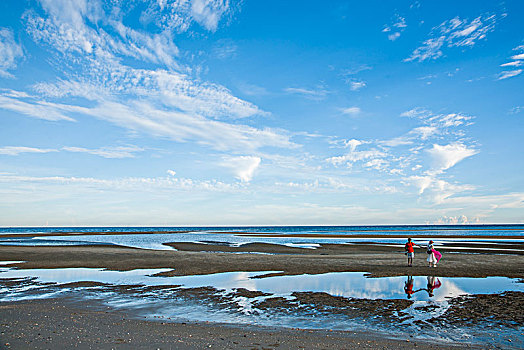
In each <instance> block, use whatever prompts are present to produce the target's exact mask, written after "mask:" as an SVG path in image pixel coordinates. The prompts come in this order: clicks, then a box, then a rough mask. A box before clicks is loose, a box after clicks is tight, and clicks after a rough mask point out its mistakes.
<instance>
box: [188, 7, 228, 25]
mask: <svg viewBox="0 0 524 350" xmlns="http://www.w3.org/2000/svg"><path fill="white" fill-rule="evenodd" d="M228 10H229V1H227V0H226V1H224V0H193V1H192V2H191V14H192V17H193V19H194V20H195V21H197V22H198V23H199V24H201V25H202V26H204V27H205V28H206V29H207V30H210V31H213V32H214V31H215V30H216V29H217V27H218V22H219V21H220V19H221V18H222V16H223V15H224V14H225V13H227V11H228Z"/></svg>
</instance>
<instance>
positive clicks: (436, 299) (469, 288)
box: [0, 262, 524, 341]
mask: <svg viewBox="0 0 524 350" xmlns="http://www.w3.org/2000/svg"><path fill="white" fill-rule="evenodd" d="M7 263H12V262H0V280H1V279H24V280H23V281H25V283H22V284H21V285H20V286H19V287H7V286H4V287H2V285H1V283H0V302H2V301H14V300H26V299H35V298H50V297H58V296H60V295H62V294H64V293H68V292H71V289H70V288H58V289H57V288H52V286H57V284H64V283H71V282H99V283H105V284H110V285H115V286H130V285H142V286H161V285H168V286H172V285H181V286H182V288H198V287H207V286H211V287H214V288H216V289H218V290H225V291H224V292H223V294H226V293H228V292H230V291H232V290H234V289H237V288H245V289H248V290H252V291H255V290H256V291H262V292H265V293H270V294H271V295H270V296H262V297H258V298H255V299H248V298H243V297H236V298H235V302H237V303H238V305H239V306H240V307H241V310H240V311H241V312H231V311H230V310H228V309H223V308H219V307H216V306H214V305H213V304H212V303H208V302H206V303H199V302H198V298H197V299H195V300H187V299H178V298H176V297H175V298H173V297H171V294H170V293H172V290H169V289H167V290H156V291H154V292H153V293H141V292H140V291H137V292H136V294H129V293H119V292H118V291H115V290H114V289H113V290H110V289H108V288H105V287H101V288H100V287H99V288H96V289H90V288H79V289H76V293H80V295H82V296H84V297H85V298H88V299H91V298H92V299H97V300H103V302H105V303H107V305H109V306H112V307H116V308H121V309H126V310H134V312H136V313H138V314H139V315H141V316H147V317H161V318H164V319H166V320H167V319H173V320H174V319H178V320H190V321H213V322H226V323H248V324H259V325H266V326H284V327H302V328H319V329H340V330H356V329H360V330H365V329H368V328H369V329H373V330H375V331H386V332H391V331H392V332H394V334H411V333H413V332H415V333H416V334H417V337H430V338H433V339H434V338H435V334H436V333H435V332H434V331H428V330H424V329H421V328H419V326H418V325H417V324H416V323H415V322H414V321H418V322H424V321H425V320H428V319H430V318H432V317H438V316H439V315H442V314H443V313H444V312H445V311H446V310H447V308H448V307H449V304H448V300H449V299H448V298H450V297H457V296H459V295H465V294H484V293H486V294H492V293H502V292H504V291H521V292H524V284H523V283H517V282H516V280H515V279H510V278H506V277H488V278H444V277H442V278H441V277H432V276H429V277H424V276H413V277H412V278H411V277H408V276H405V277H381V278H367V277H366V276H365V275H364V274H363V273H359V272H336V273H326V274H319V275H296V276H273V277H266V278H256V277H257V276H261V275H264V274H267V273H270V272H277V271H260V272H227V273H218V274H210V275H194V276H174V277H160V276H154V275H155V274H157V273H161V272H165V271H168V270H170V269H138V270H132V271H110V270H103V269H92V268H66V269H13V268H8V267H3V266H2V265H6V264H7ZM28 279H31V280H28ZM407 284H412V285H411V290H413V291H414V293H413V294H412V298H411V300H413V301H414V303H413V304H412V305H411V306H410V307H408V308H407V309H405V310H404V312H405V314H407V315H409V316H411V317H410V318H406V320H404V321H402V324H401V325H400V326H395V325H394V324H391V325H382V326H379V325H377V324H373V323H369V322H371V319H372V318H373V315H370V320H367V321H362V320H356V319H350V318H347V317H345V316H344V315H339V314H322V315H317V314H302V313H300V312H299V311H297V313H295V312H294V313H293V314H279V313H276V314H275V313H271V310H269V311H264V312H262V313H259V312H256V311H254V307H255V305H254V304H253V303H254V302H255V301H261V300H263V299H264V298H270V297H275V296H282V297H285V298H287V299H293V297H292V296H291V294H292V293H293V292H324V293H328V294H330V295H333V296H342V297H347V298H359V299H406V298H407V294H406V286H407ZM126 288H127V287H126ZM429 292H431V293H432V296H431V297H430V295H429ZM427 305H431V306H432V308H431V309H430V310H427V309H425V308H421V306H422V307H424V306H427ZM377 312H380V311H377ZM377 327H378V328H377ZM380 327H386V328H380ZM391 327H393V328H391ZM430 327H433V326H430ZM502 331H503V330H502V329H498V328H497V330H496V332H495V333H493V332H492V331H491V330H489V328H486V331H485V332H487V333H486V334H484V333H482V332H484V331H480V332H481V333H476V334H479V337H480V336H481V337H483V338H482V339H491V338H497V337H498V338H500V339H501V340H500V341H503V340H504V339H506V338H507V335H508V334H509V335H511V336H515V333H514V332H513V331H511V330H504V332H506V333H501V332H502ZM475 332H479V330H476V331H475ZM490 332H491V333H490ZM507 332H509V333H507ZM488 333H489V334H488ZM388 334H390V333H388ZM391 334H393V333H391ZM438 334H439V337H441V338H442V339H444V340H450V339H453V340H464V339H465V340H467V339H470V338H469V337H470V335H468V333H467V332H465V331H464V329H461V328H456V329H455V328H453V329H446V331H445V333H438ZM498 338H497V339H498ZM503 338H504V339H503ZM478 339H481V338H478ZM497 341H498V340H497Z"/></svg>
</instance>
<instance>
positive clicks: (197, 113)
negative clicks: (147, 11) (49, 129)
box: [0, 0, 327, 155]
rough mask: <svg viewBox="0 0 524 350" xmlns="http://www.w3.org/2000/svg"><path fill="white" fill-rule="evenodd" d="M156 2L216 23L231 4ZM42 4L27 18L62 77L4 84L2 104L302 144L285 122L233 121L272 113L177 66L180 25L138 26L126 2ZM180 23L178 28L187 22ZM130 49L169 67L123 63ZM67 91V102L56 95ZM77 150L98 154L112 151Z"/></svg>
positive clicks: (129, 125)
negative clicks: (152, 29) (128, 21)
mask: <svg viewBox="0 0 524 350" xmlns="http://www.w3.org/2000/svg"><path fill="white" fill-rule="evenodd" d="M157 5H158V6H157ZM157 5H154V6H153V7H152V8H154V9H155V11H161V12H162V11H164V12H165V11H167V12H172V11H175V10H176V11H182V12H184V11H186V12H187V11H190V12H191V14H192V16H193V17H194V19H195V18H197V19H198V20H197V19H195V20H197V21H198V22H199V23H200V24H202V25H203V26H204V27H205V28H206V29H208V30H211V31H212V30H215V29H216V26H217V25H218V21H219V19H220V18H221V16H222V15H224V14H225V12H227V11H228V6H229V3H228V2H223V1H194V2H192V3H191V7H190V8H179V7H177V8H176V9H174V8H173V7H172V5H173V4H171V3H169V4H168V3H165V4H160V3H158V4H157ZM180 6H182V5H180ZM42 7H43V9H44V14H40V13H38V12H37V11H34V10H32V11H29V12H27V13H26V14H25V16H24V20H25V21H26V24H27V30H28V32H29V34H30V35H31V36H32V37H33V38H34V39H35V41H36V42H37V43H44V44H46V45H45V46H46V49H48V50H50V52H51V53H52V54H54V55H58V56H57V57H58V58H59V60H57V61H60V62H62V63H61V65H60V66H57V67H56V68H57V70H58V71H59V72H60V73H61V75H63V77H61V78H59V79H58V80H56V81H55V82H39V83H37V84H35V85H34V86H33V88H34V90H35V91H36V92H37V95H28V94H25V93H21V92H17V91H8V90H4V91H0V108H1V109H4V110H10V111H13V112H17V113H21V114H23V115H27V116H31V117H34V118H40V119H46V120H52V121H62V120H64V121H74V120H75V119H76V116H78V115H84V116H86V115H87V116H91V117H94V118H97V119H100V120H104V121H108V122H111V123H114V124H115V125H118V126H120V127H123V128H126V129H129V130H132V131H134V132H138V133H146V134H149V135H152V136H155V137H161V138H169V139H172V140H175V141H177V142H195V143H197V144H201V145H205V146H208V147H211V148H214V149H217V150H223V151H225V150H227V151H234V152H237V151H246V150H255V149H259V148H262V147H266V146H271V147H285V148H293V147H297V145H296V144H294V143H293V142H291V141H290V136H289V134H288V133H287V132H286V131H284V130H276V129H270V128H257V127H252V126H247V125H242V124H239V123H237V122H231V120H234V119H238V118H248V117H252V116H254V115H266V114H267V113H265V112H264V111H262V110H260V109H259V108H258V107H257V106H255V105H254V104H252V103H250V102H247V101H244V100H242V99H240V98H238V97H236V96H234V95H233V94H232V93H231V91H229V90H228V89H227V88H225V87H223V86H221V85H218V84H214V83H210V82H205V81H201V80H199V79H197V78H194V77H193V76H192V75H191V73H190V71H191V68H189V67H187V69H186V68H184V69H183V70H185V71H186V72H180V71H178V68H180V67H181V66H180V64H179V63H178V62H177V55H178V49H177V48H176V47H175V46H174V44H173V40H172V37H171V35H172V34H171V33H172V31H173V30H175V29H176V28H173V27H170V26H169V25H168V24H165V23H164V22H161V23H160V26H161V28H162V29H163V30H162V31H160V33H159V34H149V33H145V32H141V31H138V30H135V29H133V28H130V27H127V26H126V25H125V24H124V23H125V21H124V20H123V19H124V16H125V11H124V10H123V9H120V11H111V12H108V11H105V8H104V6H102V5H101V3H99V2H97V1H94V2H87V1H80V2H79V3H78V4H76V5H74V6H73V5H72V3H70V2H68V1H65V0H64V1H62V0H59V1H42ZM182 7H183V6H182ZM176 11H175V12H176ZM186 12H184V13H186ZM186 14H187V13H186ZM144 20H146V19H144ZM180 25H181V26H182V27H180V28H178V29H177V30H187V29H188V27H185V26H184V25H183V24H182V23H180ZM124 57H132V58H135V59H138V60H142V61H144V62H151V63H155V64H157V65H164V66H166V67H167V69H162V68H155V69H144V68H134V67H133V66H132V65H128V62H127V61H126V64H124V63H123V62H124V60H123V59H122V58H124ZM129 64H132V61H130V63H129ZM290 91H292V90H290ZM295 92H296V93H302V94H306V95H307V94H309V95H311V96H317V97H321V96H323V95H325V94H327V91H325V90H323V89H321V88H319V89H318V90H316V91H314V92H309V91H308V90H300V89H297V90H295ZM70 97H74V99H70ZM66 98H67V102H68V103H61V102H57V101H63V100H65V99H66ZM79 98H80V99H79ZM71 101H74V102H71ZM218 119H222V120H221V121H220V120H218ZM69 150H70V151H71V150H72V149H69ZM76 151H77V152H86V153H89V152H90V153H92V154H95V153H98V154H99V155H102V154H103V152H106V151H107V152H108V150H93V149H82V148H76ZM112 151H114V150H112ZM109 154H110V153H107V154H106V155H109ZM113 154H117V153H113Z"/></svg>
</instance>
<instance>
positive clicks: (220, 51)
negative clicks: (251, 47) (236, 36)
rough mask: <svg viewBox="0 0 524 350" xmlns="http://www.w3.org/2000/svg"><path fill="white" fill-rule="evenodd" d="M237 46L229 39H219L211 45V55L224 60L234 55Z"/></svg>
mask: <svg viewBox="0 0 524 350" xmlns="http://www.w3.org/2000/svg"><path fill="white" fill-rule="evenodd" d="M237 50H238V46H237V45H236V44H235V43H234V42H233V41H231V40H219V41H218V42H217V43H216V44H215V46H214V47H213V56H215V57H216V58H218V59H221V60H225V59H228V58H233V57H235V56H236V52H237Z"/></svg>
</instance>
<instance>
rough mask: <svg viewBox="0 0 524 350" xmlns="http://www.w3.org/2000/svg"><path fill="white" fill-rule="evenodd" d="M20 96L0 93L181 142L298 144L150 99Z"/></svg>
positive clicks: (12, 102) (39, 113) (43, 112)
mask: <svg viewBox="0 0 524 350" xmlns="http://www.w3.org/2000/svg"><path fill="white" fill-rule="evenodd" d="M11 96H12V94H11ZM20 99H22V97H21V98H20ZM20 99H15V98H12V97H6V96H1V95H0V108H3V109H8V110H13V111H16V112H19V113H23V114H26V115H29V116H32V117H36V118H42V119H47V120H60V119H63V120H69V121H72V120H73V119H72V118H71V117H69V116H68V115H67V114H68V113H75V114H81V115H88V116H92V117H95V118H98V119H101V120H105V121H109V122H111V123H114V124H116V125H118V126H120V127H123V128H126V129H130V130H133V131H135V132H142V133H147V134H150V135H153V136H156V137H168V138H171V139H173V140H175V141H178V142H188V141H192V142H197V143H199V144H202V145H206V146H209V147H212V148H214V149H218V150H237V151H238V150H240V151H245V150H246V149H248V150H255V149H258V148H261V147H266V146H271V147H284V148H294V147H298V145H296V144H294V143H293V142H291V141H290V139H289V135H287V134H286V133H285V132H283V131H280V130H272V129H269V128H264V129H257V128H254V127H251V126H246V125H241V124H229V123H225V122H220V121H215V120H209V119H207V118H204V117H202V116H199V115H196V114H191V113H182V112H178V111H172V110H166V109H164V108H158V107H156V106H155V105H154V104H153V103H151V102H146V101H138V100H128V101H127V102H126V103H120V102H115V101H111V100H100V101H99V102H98V103H97V104H95V106H93V107H80V106H74V105H66V104H56V103H50V102H47V101H33V100H30V101H27V102H25V101H21V100H20Z"/></svg>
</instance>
